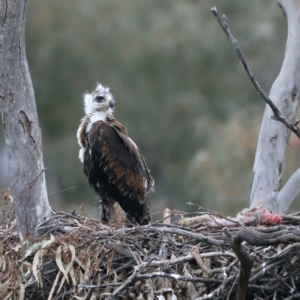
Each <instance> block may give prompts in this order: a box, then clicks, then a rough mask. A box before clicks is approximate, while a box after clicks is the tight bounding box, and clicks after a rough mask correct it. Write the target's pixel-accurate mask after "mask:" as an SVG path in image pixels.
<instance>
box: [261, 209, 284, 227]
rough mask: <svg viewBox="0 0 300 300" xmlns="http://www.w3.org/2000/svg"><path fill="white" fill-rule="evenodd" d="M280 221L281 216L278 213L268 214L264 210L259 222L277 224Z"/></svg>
mask: <svg viewBox="0 0 300 300" xmlns="http://www.w3.org/2000/svg"><path fill="white" fill-rule="evenodd" d="M281 221H282V218H281V217H280V216H279V215H277V214H270V213H268V212H266V210H265V211H264V213H263V215H262V220H261V224H264V225H278V224H280V223H281Z"/></svg>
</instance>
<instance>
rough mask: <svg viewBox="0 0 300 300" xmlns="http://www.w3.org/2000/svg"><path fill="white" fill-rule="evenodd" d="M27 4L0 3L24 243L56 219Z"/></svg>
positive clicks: (1, 96)
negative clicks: (30, 57) (31, 63)
mask: <svg viewBox="0 0 300 300" xmlns="http://www.w3.org/2000/svg"><path fill="white" fill-rule="evenodd" d="M25 7H26V1H25V0H0V24H1V25H0V76H1V79H0V101H1V102H0V109H1V117H2V121H3V127H4V133H5V142H6V147H7V154H8V170H9V180H10V188H11V193H12V196H13V206H14V208H15V213H16V219H17V225H18V230H19V234H20V236H21V239H27V238H29V237H30V236H36V235H37V233H36V231H35V228H36V225H37V224H38V223H40V222H41V221H43V220H45V219H46V218H48V217H49V216H50V212H51V209H50V206H49V203H48V196H47V190H46V183H45V175H44V172H43V169H44V165H43V156H42V142H41V132H40V127H39V123H38V116H37V111H36V104H35V99H34V91H33V87H32V82H31V78H30V73H29V69H28V64H27V58H26V52H25Z"/></svg>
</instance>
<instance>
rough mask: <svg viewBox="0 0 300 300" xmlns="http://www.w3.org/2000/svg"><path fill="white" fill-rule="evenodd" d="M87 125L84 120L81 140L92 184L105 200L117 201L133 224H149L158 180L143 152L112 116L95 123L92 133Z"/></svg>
mask: <svg viewBox="0 0 300 300" xmlns="http://www.w3.org/2000/svg"><path fill="white" fill-rule="evenodd" d="M87 126H89V119H88V117H84V118H83V119H82V121H81V125H80V127H79V130H78V140H79V144H80V146H81V147H82V148H81V150H80V151H81V152H80V159H81V160H82V162H83V168H84V173H85V175H86V176H87V178H88V181H89V184H90V185H91V186H92V187H93V189H94V190H95V192H96V194H97V195H99V197H100V199H101V200H102V201H104V202H108V201H117V202H118V203H119V205H120V206H121V207H122V209H123V210H124V211H125V212H126V213H127V218H128V219H129V221H130V222H132V223H135V222H137V223H138V224H148V223H149V222H150V203H149V195H150V193H151V192H152V190H153V185H154V181H153V179H152V177H151V176H150V171H149V170H148V168H147V165H146V163H145V160H144V157H143V155H142V154H141V152H140V150H139V149H138V147H137V146H136V145H135V143H134V142H133V141H132V140H131V139H130V138H129V137H128V135H127V131H126V129H125V127H124V126H123V125H122V124H120V123H119V122H118V121H117V120H116V119H115V118H114V117H112V116H109V117H107V119H106V121H97V122H94V123H93V124H92V125H91V128H90V129H89V131H88V132H87ZM104 219H105V217H104Z"/></svg>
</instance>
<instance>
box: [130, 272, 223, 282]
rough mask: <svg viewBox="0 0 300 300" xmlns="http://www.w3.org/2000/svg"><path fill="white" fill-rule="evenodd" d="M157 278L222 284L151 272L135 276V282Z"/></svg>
mask: <svg viewBox="0 0 300 300" xmlns="http://www.w3.org/2000/svg"><path fill="white" fill-rule="evenodd" d="M158 277H165V278H169V279H174V280H181V281H186V282H203V283H223V281H222V280H218V279H212V278H202V277H186V276H182V275H177V274H169V273H165V272H153V273H149V274H139V275H136V276H135V280H141V279H151V278H158Z"/></svg>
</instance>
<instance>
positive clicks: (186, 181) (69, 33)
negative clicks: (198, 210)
mask: <svg viewBox="0 0 300 300" xmlns="http://www.w3.org/2000/svg"><path fill="white" fill-rule="evenodd" d="M213 5H216V6H217V8H218V10H219V12H220V13H222V14H226V15H227V17H228V20H229V25H230V29H231V30H232V32H233V34H234V35H235V36H236V38H237V39H238V40H239V42H240V44H241V46H242V49H243V51H244V53H245V55H246V57H247V60H248V63H249V64H250V66H251V68H252V69H253V71H254V73H255V74H256V77H257V79H258V80H259V82H260V84H261V85H262V86H263V88H264V89H265V90H266V91H269V89H270V87H271V85H272V83H273V81H274V79H275V78H276V76H277V75H278V73H279V70H280V67H281V63H282V60H283V55H284V49H285V41H286V21H285V19H284V17H283V14H282V12H281V10H280V9H279V7H278V6H277V1H274V0H272V1H271V0H269V1H258V0H255V1H238V0H232V1H222V0H215V1H214V2H211V1H195V0H194V1H193V0H186V1H180V0H165V1H160V0H152V1H138V0H127V1H116V0H109V1H108V0H89V1H81V0H72V1H61V0H52V1H46V0H30V1H29V2H28V7H27V28H26V47H27V56H28V61H29V67H30V71H31V75H32V80H33V84H34V88H35V93H36V101H37V106H38V113H39V119H40V126H41V129H42V134H43V149H44V160H45V167H47V171H46V177H47V186H48V193H49V195H50V202H51V205H52V206H53V207H54V208H56V209H64V210H71V209H72V208H74V207H76V206H77V207H78V206H79V205H80V204H84V206H85V207H86V208H87V210H88V211H89V212H90V213H93V214H95V212H94V209H93V207H94V201H95V196H94V193H93V192H92V190H91V189H90V188H89V186H88V183H87V182H86V180H85V177H84V175H83V172H82V165H81V163H80V162H79V159H78V151H79V146H78V145H77V140H76V131H77V128H78V126H79V120H80V119H81V117H83V104H82V96H83V94H84V93H85V92H86V91H89V92H91V91H93V89H94V88H95V85H96V83H97V82H101V83H102V84H104V85H107V86H109V87H111V90H112V93H113V94H114V96H115V99H116V106H115V107H116V108H115V116H116V118H117V119H118V120H119V121H120V122H121V123H123V124H124V125H125V126H126V127H127V130H128V132H129V135H130V136H131V138H132V139H133V140H134V141H135V142H136V143H137V144H138V146H139V147H140V148H141V151H142V153H143V154H144V156H145V158H146V160H147V164H148V167H149V168H150V170H151V173H152V175H153V177H154V179H155V194H154V195H153V196H152V210H153V212H158V211H161V210H163V209H164V208H165V207H169V208H176V209H178V210H185V211H189V210H192V209H195V208H192V207H190V206H187V205H186V203H187V202H193V203H197V204H199V205H202V206H204V207H206V208H208V209H212V210H216V211H219V212H221V213H223V214H230V215H235V214H236V213H237V212H238V211H239V210H241V209H242V208H243V207H247V206H249V192H250V185H251V177H252V167H253V161H254V154H255V148H256V142H257V137H258V132H259V128H260V122H261V119H262V115H263V111H264V103H263V101H262V99H261V98H260V97H259V96H258V94H257V93H256V92H255V90H254V88H253V86H252V84H251V82H250V80H249V79H248V77H247V75H246V73H245V72H244V70H243V68H242V66H241V64H240V63H239V61H238V59H237V57H236V54H235V52H234V50H233V49H232V46H231V45H230V43H229V42H228V41H227V39H226V37H225V35H224V33H223V31H222V30H221V28H220V27H219V25H218V24H217V22H216V20H215V19H214V17H213V15H212V13H211V12H210V8H211V7H212V6H213ZM0 137H1V140H0V145H1V146H0V149H1V151H0V161H1V164H0V168H1V169H0V171H1V173H0V184H1V187H3V188H5V187H7V186H8V179H7V167H6V158H5V157H6V153H5V145H4V138H3V132H2V131H1V132H0ZM299 147H300V143H299V140H298V139H297V138H296V137H294V136H292V137H291V141H290V145H289V150H288V159H287V164H286V170H285V174H287V175H286V178H284V180H283V182H285V180H286V179H287V178H288V177H289V176H290V174H291V173H292V172H293V171H294V170H296V169H297V168H298V167H299V166H300V159H299V155H297V151H299ZM74 186H78V187H77V188H76V189H71V190H68V191H64V192H60V193H57V194H55V195H53V194H54V193H56V192H58V191H60V190H63V189H67V188H70V187H74ZM51 195H52V196H51ZM297 202H299V200H298V201H297ZM299 207H300V205H299V204H297V203H296V204H295V205H294V206H293V209H294V210H295V209H298V208H299Z"/></svg>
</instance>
